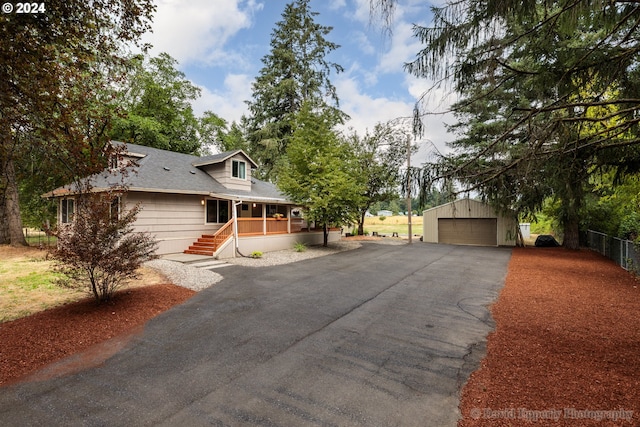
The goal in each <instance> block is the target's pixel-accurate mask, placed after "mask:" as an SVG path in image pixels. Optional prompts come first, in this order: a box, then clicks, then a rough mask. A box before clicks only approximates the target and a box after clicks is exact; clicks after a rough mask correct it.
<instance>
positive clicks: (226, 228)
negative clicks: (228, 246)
mask: <svg viewBox="0 0 640 427" xmlns="http://www.w3.org/2000/svg"><path fill="white" fill-rule="evenodd" d="M231 236H233V219H231V220H229V221H228V222H227V223H226V224H225V225H223V226H222V227H220V228H219V229H218V231H216V232H215V233H214V234H213V236H211V237H212V238H213V242H214V243H215V244H216V248H219V247H220V245H222V244H223V243H224V242H226V241H227V239H228V238H230V237H231Z"/></svg>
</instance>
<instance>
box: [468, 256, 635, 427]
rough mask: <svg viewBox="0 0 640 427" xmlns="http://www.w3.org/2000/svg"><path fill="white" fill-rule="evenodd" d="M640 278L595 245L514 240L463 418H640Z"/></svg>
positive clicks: (586, 422)
mask: <svg viewBox="0 0 640 427" xmlns="http://www.w3.org/2000/svg"><path fill="white" fill-rule="evenodd" d="M638 286H639V283H638V281H637V280H636V278H635V277H634V276H632V275H631V274H630V273H627V272H626V271H624V270H623V269H622V268H620V267H618V266H617V265H616V264H614V263H613V262H612V261H610V260H608V259H606V258H604V257H602V256H600V255H598V254H596V253H594V252H591V251H589V250H580V251H569V250H565V249H563V248H549V249H546V248H545V249H543V248H525V249H515V250H514V251H513V256H512V258H511V261H510V264H509V272H508V275H507V278H506V284H505V287H504V289H503V290H502V292H501V293H500V296H499V298H498V300H497V302H496V303H495V304H494V305H493V306H492V307H491V312H492V314H493V318H494V319H495V322H496V329H495V331H494V332H493V333H491V334H490V335H489V337H488V343H487V355H486V357H485V358H484V360H483V361H482V364H481V367H480V369H479V370H477V371H476V372H474V373H473V374H472V375H471V378H470V380H469V381H468V383H467V384H466V385H465V387H464V389H463V390H462V396H461V402H460V410H461V412H462V416H463V419H461V420H460V422H459V423H458V426H459V427H478V426H491V427H495V426H520V425H532V424H534V423H535V424H536V425H552V426H591V425H593V426H595V425H597V426H603V425H604V426H614V425H615V426H617V425H640V315H639V314H640V289H639V288H638ZM630 417H631V418H630Z"/></svg>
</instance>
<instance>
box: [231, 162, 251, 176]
mask: <svg viewBox="0 0 640 427" xmlns="http://www.w3.org/2000/svg"><path fill="white" fill-rule="evenodd" d="M246 169H247V164H246V163H245V162H242V161H240V160H233V161H232V163H231V176H232V177H234V178H238V179H247V173H246Z"/></svg>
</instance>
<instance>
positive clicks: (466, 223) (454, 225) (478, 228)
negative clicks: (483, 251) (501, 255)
mask: <svg viewBox="0 0 640 427" xmlns="http://www.w3.org/2000/svg"><path fill="white" fill-rule="evenodd" d="M497 224H498V220H497V219H496V218H438V242H439V243H450V244H455V245H483V246H496V245H497V244H498V241H497V239H498V237H497V234H498V233H497V230H498V228H497V227H498V225H497Z"/></svg>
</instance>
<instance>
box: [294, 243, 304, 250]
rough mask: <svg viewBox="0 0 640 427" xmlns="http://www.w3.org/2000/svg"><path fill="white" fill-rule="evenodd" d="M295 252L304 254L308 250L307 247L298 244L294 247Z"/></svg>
mask: <svg viewBox="0 0 640 427" xmlns="http://www.w3.org/2000/svg"><path fill="white" fill-rule="evenodd" d="M293 250H294V251H296V252H304V251H306V250H307V245H305V244H304V243H302V242H296V244H295V245H293Z"/></svg>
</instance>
